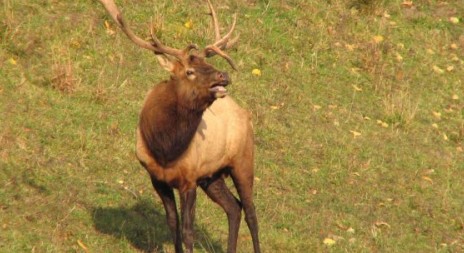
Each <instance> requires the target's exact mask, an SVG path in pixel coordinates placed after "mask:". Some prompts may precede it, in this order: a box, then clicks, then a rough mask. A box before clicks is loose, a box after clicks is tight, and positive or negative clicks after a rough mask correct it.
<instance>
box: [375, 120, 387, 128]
mask: <svg viewBox="0 0 464 253" xmlns="http://www.w3.org/2000/svg"><path fill="white" fill-rule="evenodd" d="M377 124H378V125H380V126H382V127H383V128H387V127H388V123H387V122H383V121H381V120H379V119H378V120H377Z"/></svg>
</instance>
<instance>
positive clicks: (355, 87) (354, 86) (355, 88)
mask: <svg viewBox="0 0 464 253" xmlns="http://www.w3.org/2000/svg"><path fill="white" fill-rule="evenodd" d="M352 86H353V89H354V90H355V91H362V90H363V89H361V88H359V87H358V86H357V85H356V84H353V85H352Z"/></svg>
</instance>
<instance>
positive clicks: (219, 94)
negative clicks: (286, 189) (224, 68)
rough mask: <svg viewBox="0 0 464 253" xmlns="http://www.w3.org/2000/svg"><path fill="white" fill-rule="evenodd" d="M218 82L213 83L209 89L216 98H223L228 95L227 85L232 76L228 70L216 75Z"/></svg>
mask: <svg viewBox="0 0 464 253" xmlns="http://www.w3.org/2000/svg"><path fill="white" fill-rule="evenodd" d="M216 80H217V81H216V82H214V83H213V85H211V87H210V88H209V91H210V92H211V94H212V95H213V96H214V97H215V98H223V97H225V96H226V95H227V89H226V88H225V86H227V85H229V83H230V82H231V81H230V78H229V74H227V72H218V73H217V76H216Z"/></svg>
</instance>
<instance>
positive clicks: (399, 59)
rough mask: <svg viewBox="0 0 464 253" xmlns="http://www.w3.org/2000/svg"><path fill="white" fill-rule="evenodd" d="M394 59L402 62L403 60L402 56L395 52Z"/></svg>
mask: <svg viewBox="0 0 464 253" xmlns="http://www.w3.org/2000/svg"><path fill="white" fill-rule="evenodd" d="M396 61H398V62H402V61H403V56H401V55H400V54H399V53H396Z"/></svg>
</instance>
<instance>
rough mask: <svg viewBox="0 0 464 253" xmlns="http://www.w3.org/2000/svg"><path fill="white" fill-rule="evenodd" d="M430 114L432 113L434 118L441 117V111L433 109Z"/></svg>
mask: <svg viewBox="0 0 464 253" xmlns="http://www.w3.org/2000/svg"><path fill="white" fill-rule="evenodd" d="M432 114H433V116H434V117H435V118H437V119H441V112H435V111H433V112H432Z"/></svg>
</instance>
